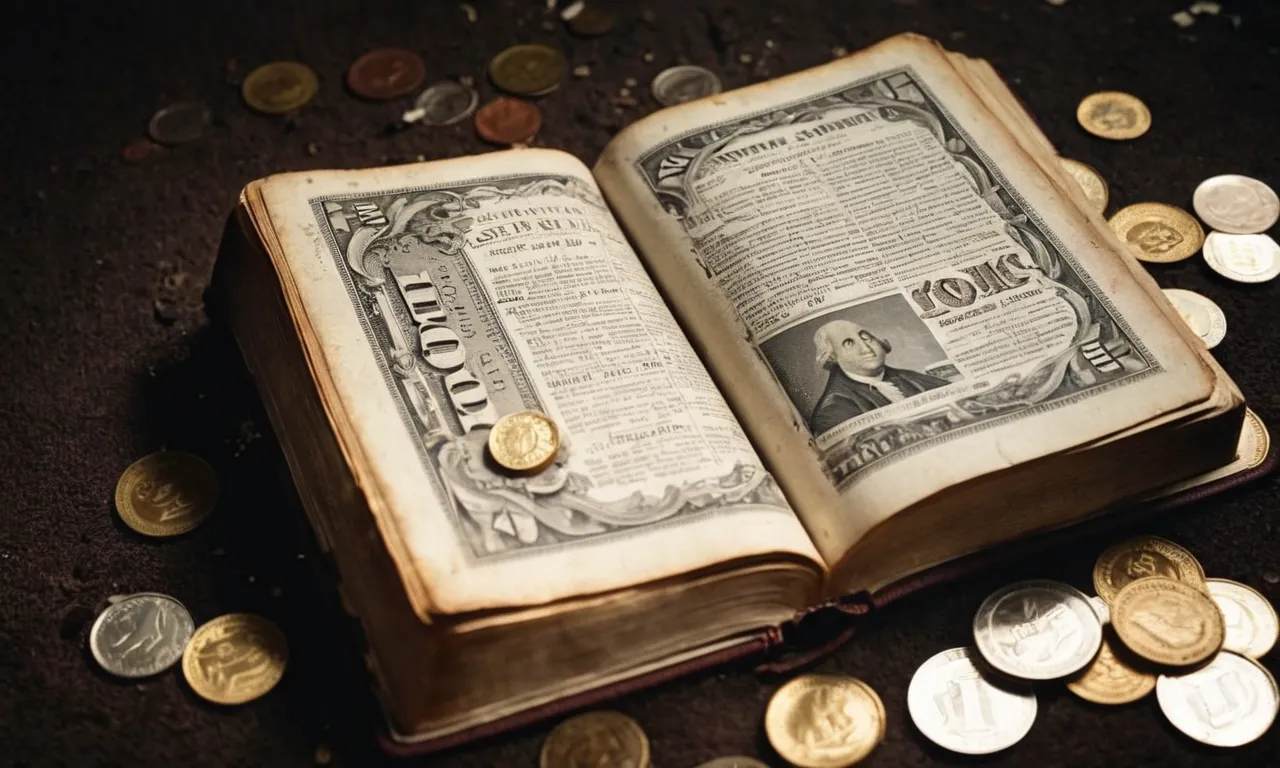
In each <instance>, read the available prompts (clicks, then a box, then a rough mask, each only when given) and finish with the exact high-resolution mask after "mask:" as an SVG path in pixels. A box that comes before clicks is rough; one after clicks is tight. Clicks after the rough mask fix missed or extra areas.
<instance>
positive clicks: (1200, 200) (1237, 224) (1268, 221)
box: [1191, 174, 1280, 235]
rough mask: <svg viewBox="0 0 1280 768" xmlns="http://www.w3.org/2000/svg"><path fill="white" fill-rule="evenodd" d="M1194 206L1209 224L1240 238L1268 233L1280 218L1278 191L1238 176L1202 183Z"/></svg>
mask: <svg viewBox="0 0 1280 768" xmlns="http://www.w3.org/2000/svg"><path fill="white" fill-rule="evenodd" d="M1191 205H1192V207H1194V208H1195V209H1196V214H1198V215H1199V216H1200V218H1202V219H1204V223H1205V224H1208V225H1209V226H1210V227H1212V228H1214V229H1216V230H1218V231H1219V232H1231V233H1233V234H1237V235H1253V234H1257V233H1259V232H1265V231H1266V230H1268V229H1270V228H1271V226H1272V225H1273V224H1275V223H1276V219H1277V218H1280V198H1278V197H1276V193H1275V190H1273V189H1272V188H1271V187H1269V186H1267V185H1266V184H1263V183H1262V182H1261V181H1258V180H1257V179H1251V178H1249V177H1248V176H1238V175H1236V174H1227V175H1225V176H1214V177H1213V178H1210V179H1205V180H1204V181H1202V182H1200V186H1198V187H1196V191H1195V194H1194V195H1193V196H1192V198H1191Z"/></svg>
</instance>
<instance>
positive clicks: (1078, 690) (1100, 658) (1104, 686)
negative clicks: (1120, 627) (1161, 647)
mask: <svg viewBox="0 0 1280 768" xmlns="http://www.w3.org/2000/svg"><path fill="white" fill-rule="evenodd" d="M1111 632H1112V631H1111V630H1108V631H1106V632H1104V633H1103V635H1102V647H1101V648H1100V649H1098V655H1097V656H1095V657H1094V659H1093V663H1092V664H1090V665H1089V666H1087V667H1085V670H1084V672H1081V673H1080V674H1079V675H1078V676H1077V677H1076V678H1075V679H1074V680H1069V681H1068V682H1067V690H1069V691H1071V692H1072V693H1074V694H1075V695H1077V696H1079V697H1080V698H1082V699H1084V700H1085V701H1092V702H1093V703H1094V704H1128V703H1129V702H1132V701H1137V700H1138V699H1141V698H1142V697H1143V696H1146V695H1147V694H1148V693H1151V691H1152V690H1154V689H1155V687H1156V676H1155V675H1152V674H1148V673H1146V672H1142V671H1140V670H1137V669H1134V668H1133V667H1132V666H1130V665H1129V664H1127V663H1125V660H1124V658H1122V656H1121V655H1119V654H1117V653H1116V650H1115V647H1114V646H1113V645H1112V638H1111ZM1121 654H1123V650H1122V651H1121Z"/></svg>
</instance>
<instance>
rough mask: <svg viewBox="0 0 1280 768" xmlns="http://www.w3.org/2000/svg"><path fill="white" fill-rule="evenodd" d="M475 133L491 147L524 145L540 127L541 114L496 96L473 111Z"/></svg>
mask: <svg viewBox="0 0 1280 768" xmlns="http://www.w3.org/2000/svg"><path fill="white" fill-rule="evenodd" d="M475 122H476V133H479V134H480V138H482V139H484V140H485V141H490V142H493V143H494V144H525V143H527V142H529V141H531V140H532V139H533V137H534V136H536V135H537V133H538V129H539V128H541V127H542V113H540V112H539V111H538V108H537V107H535V106H534V105H532V104H530V103H529V102H527V101H521V100H520V99H509V98H506V97H504V96H500V97H498V98H496V99H494V100H493V101H491V102H489V103H488V104H485V105H484V106H483V107H481V108H480V109H479V111H477V112H476V119H475Z"/></svg>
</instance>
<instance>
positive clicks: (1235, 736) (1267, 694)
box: [1156, 651, 1280, 747]
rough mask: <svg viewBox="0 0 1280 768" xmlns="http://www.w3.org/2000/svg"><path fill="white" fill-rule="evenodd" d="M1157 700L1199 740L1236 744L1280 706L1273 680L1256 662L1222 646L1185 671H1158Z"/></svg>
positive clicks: (1260, 730)
mask: <svg viewBox="0 0 1280 768" xmlns="http://www.w3.org/2000/svg"><path fill="white" fill-rule="evenodd" d="M1156 701H1158V702H1159V703H1160V711H1161V712H1163V713H1164V716H1165V717H1167V718H1169V722H1170V723H1173V727H1175V728H1177V729H1178V730H1180V731H1182V732H1183V733H1185V734H1187V735H1188V736H1190V737H1191V738H1193V739H1195V740H1196V741H1198V742H1200V743H1202V744H1210V745H1212V746H1215V747H1239V746H1242V745H1244V744H1248V743H1249V742H1251V741H1253V740H1254V739H1257V738H1258V737H1259V736H1261V735H1262V734H1264V733H1266V732H1267V729H1268V728H1270V727H1271V724H1272V723H1273V722H1275V719H1276V711H1277V710H1280V690H1277V689H1276V680H1275V678H1274V677H1272V676H1271V673H1270V672H1268V671H1267V670H1266V669H1265V668H1264V667H1263V666H1262V665H1261V664H1259V663H1258V662H1256V661H1254V660H1253V659H1249V658H1246V657H1244V656H1240V655H1238V654H1235V653H1231V652H1230V651H1222V652H1220V653H1219V654H1218V655H1217V656H1214V657H1213V661H1211V662H1209V664H1208V665H1206V666H1204V667H1201V668H1200V669H1197V670H1196V671H1195V672H1189V673H1187V674H1185V675H1160V677H1159V678H1158V679H1157V680H1156Z"/></svg>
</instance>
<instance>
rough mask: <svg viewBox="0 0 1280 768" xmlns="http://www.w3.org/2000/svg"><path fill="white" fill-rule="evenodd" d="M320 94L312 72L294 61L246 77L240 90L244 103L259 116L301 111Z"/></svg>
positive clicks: (257, 71) (266, 65)
mask: <svg viewBox="0 0 1280 768" xmlns="http://www.w3.org/2000/svg"><path fill="white" fill-rule="evenodd" d="M318 90H320V79H319V78H318V77H316V73H315V70H313V69H312V68H311V67H308V66H307V65H306V64H300V63H298V62H296V61H273V62H271V63H270V64H263V65H262V66H260V67H258V68H257V69H255V70H253V71H252V72H250V73H249V76H248V77H246V78H245V79H244V83H242V84H241V86H240V93H241V95H242V96H244V100H245V103H246V104H248V105H249V106H250V107H252V108H253V109H255V110H257V111H258V112H262V113H264V114H268V115H283V114H284V113H286V112H292V111H293V110H295V109H300V108H302V107H303V106H304V105H306V103H307V102H308V101H311V99H312V97H314V96H315V95H316V92H317V91H318Z"/></svg>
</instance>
